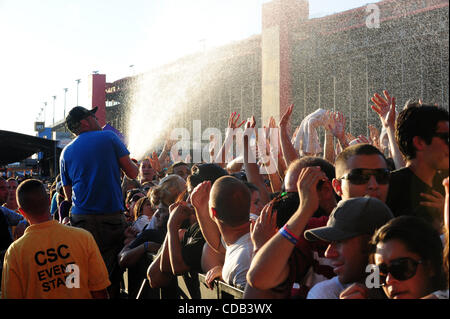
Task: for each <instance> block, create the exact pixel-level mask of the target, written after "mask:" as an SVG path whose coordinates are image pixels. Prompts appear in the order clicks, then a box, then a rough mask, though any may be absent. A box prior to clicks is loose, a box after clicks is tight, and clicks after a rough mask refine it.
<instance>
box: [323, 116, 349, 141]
mask: <svg viewBox="0 0 450 319" xmlns="http://www.w3.org/2000/svg"><path fill="white" fill-rule="evenodd" d="M327 114H328V116H329V121H328V123H327V124H326V125H325V129H326V130H329V131H330V132H331V133H332V134H333V135H334V136H336V137H337V138H338V139H341V138H345V117H344V114H342V112H339V111H336V112H333V111H327Z"/></svg>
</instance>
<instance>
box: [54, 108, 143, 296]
mask: <svg viewBox="0 0 450 319" xmlns="http://www.w3.org/2000/svg"><path fill="white" fill-rule="evenodd" d="M96 112H97V107H95V108H94V109H92V110H91V111H89V110H87V109H85V108H84V107H81V106H76V107H74V108H73V109H72V110H71V111H70V112H69V114H68V115H67V117H66V125H67V128H68V129H69V130H70V131H71V132H72V133H73V134H75V135H76V138H75V139H74V140H73V141H72V142H71V143H70V144H68V145H67V146H66V147H65V148H64V150H63V151H62V153H61V159H60V172H61V181H62V184H63V189H64V193H65V196H66V200H69V201H72V209H71V212H70V223H71V225H72V226H75V227H80V228H84V229H86V230H88V231H90V232H91V233H92V235H93V236H94V238H95V240H96V242H97V244H98V246H99V248H100V252H101V254H102V257H103V259H104V261H105V264H106V267H107V269H108V272H109V275H110V279H111V282H112V287H114V286H115V285H114V282H115V280H114V278H112V275H113V271H114V270H115V268H116V266H117V254H118V253H119V252H120V250H121V249H122V246H123V237H124V230H125V228H126V221H125V216H124V214H123V211H124V210H125V208H124V207H123V199H122V191H121V186H120V185H121V181H120V177H121V173H120V170H122V171H123V172H124V173H125V175H126V176H127V177H129V178H130V179H134V178H136V176H137V174H138V167H137V166H136V165H135V164H134V162H133V161H132V160H131V159H130V156H129V155H130V152H129V151H128V150H127V148H126V146H125V145H124V144H123V143H122V141H121V140H120V139H119V137H118V136H117V135H116V134H115V133H114V132H112V131H103V130H102V128H101V126H100V124H99V123H98V121H97V118H96V116H95V113H96ZM113 289H114V288H113ZM110 295H111V297H113V296H114V295H115V293H114V291H110Z"/></svg>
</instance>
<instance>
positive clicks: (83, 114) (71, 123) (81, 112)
mask: <svg viewBox="0 0 450 319" xmlns="http://www.w3.org/2000/svg"><path fill="white" fill-rule="evenodd" d="M97 109H98V107H97V106H96V107H94V108H93V109H92V110H88V109H86V108H84V107H82V106H75V107H74V108H73V109H71V110H70V112H69V114H68V115H67V117H66V125H67V128H68V129H69V130H70V131H71V132H73V129H74V127H76V124H78V123H79V122H80V121H81V120H84V119H85V118H87V117H88V116H91V115H94V114H95V113H96V112H97Z"/></svg>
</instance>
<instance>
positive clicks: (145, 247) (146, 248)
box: [144, 241, 148, 251]
mask: <svg viewBox="0 0 450 319" xmlns="http://www.w3.org/2000/svg"><path fill="white" fill-rule="evenodd" d="M144 249H145V251H148V241H146V242H145V243H144Z"/></svg>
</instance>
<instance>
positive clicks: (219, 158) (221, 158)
mask: <svg viewBox="0 0 450 319" xmlns="http://www.w3.org/2000/svg"><path fill="white" fill-rule="evenodd" d="M236 114H237V113H236V112H233V113H231V115H230V117H229V118H228V125H227V129H226V132H225V140H224V141H223V144H222V147H221V148H220V150H219V152H218V154H217V155H215V160H214V163H216V164H218V165H220V166H221V167H226V164H227V161H226V152H227V151H228V150H229V149H231V148H230V147H232V145H233V136H234V135H233V134H232V133H233V131H234V129H237V128H240V127H241V126H242V124H244V123H245V120H244V121H242V122H241V123H239V124H238V121H239V117H240V116H241V115H240V114H237V116H236ZM235 116H236V118H235Z"/></svg>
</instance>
